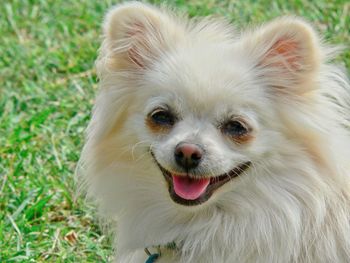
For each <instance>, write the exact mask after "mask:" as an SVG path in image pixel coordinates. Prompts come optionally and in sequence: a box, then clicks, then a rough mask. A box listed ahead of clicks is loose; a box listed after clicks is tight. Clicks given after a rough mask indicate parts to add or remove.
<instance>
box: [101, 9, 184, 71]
mask: <svg viewBox="0 0 350 263" xmlns="http://www.w3.org/2000/svg"><path fill="white" fill-rule="evenodd" d="M183 34H184V29H183V27H182V26H181V25H180V22H178V21H176V18H174V17H171V15H169V14H167V12H166V11H163V10H160V9H158V8H156V7H153V6H150V5H147V4H143V3H140V2H131V3H126V4H122V5H118V6H116V7H115V8H113V9H112V10H110V11H109V12H108V13H107V16H106V18H105V21H104V38H105V40H104V44H103V46H102V48H101V58H102V59H103V60H104V64H105V65H106V66H107V67H108V68H109V69H115V70H135V69H136V70H138V69H145V68H147V67H149V66H150V65H151V64H152V62H154V61H155V59H157V57H159V56H161V55H162V54H163V53H164V52H165V51H167V50H168V49H170V48H171V46H172V45H174V43H175V42H176V41H177V40H178V39H179V38H181V37H182V36H183Z"/></svg>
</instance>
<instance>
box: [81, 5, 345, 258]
mask: <svg viewBox="0 0 350 263" xmlns="http://www.w3.org/2000/svg"><path fill="white" fill-rule="evenodd" d="M333 53H334V49H330V48H329V47H326V46H325V45H323V44H322V42H321V41H320V39H319V37H318V36H317V34H316V32H315V30H314V29H313V28H312V27H311V26H310V25H309V24H308V23H306V22H304V21H303V20H301V19H299V18H295V17H284V18H279V19H276V20H274V21H272V22H270V23H268V24H266V25H263V26H262V27H259V28H257V29H255V30H250V31H246V32H235V30H233V29H232V27H231V25H229V24H228V23H226V22H225V21H222V20H219V21H218V20H217V19H210V18H209V19H201V20H188V19H186V18H185V17H182V16H175V15H174V14H172V13H171V12H169V11H165V10H161V9H158V8H156V7H152V6H150V5H146V4H142V3H137V2H132V3H130V2H129V3H126V4H122V5H119V6H117V7H115V8H113V9H112V10H111V11H110V12H108V14H107V16H106V19H105V22H104V41H103V44H102V47H101V50H100V56H99V59H98V61H97V69H98V73H99V77H100V92H99V94H98V96H97V99H96V104H95V108H94V111H93V116H92V120H91V123H90V125H89V128H88V135H87V142H86V145H85V147H84V150H83V153H82V160H81V164H82V168H83V171H82V179H83V181H84V183H83V185H84V186H86V189H87V192H88V195H89V196H92V197H93V198H94V200H95V201H96V202H97V205H98V207H99V213H100V214H101V216H102V217H106V218H112V219H116V221H117V223H116V225H115V226H116V240H117V242H116V247H117V252H116V254H117V259H116V261H117V262H135V263H139V262H140V263H141V262H142V263H144V262H146V260H147V259H148V262H157V263H158V262H167V263H169V262H181V263H189V262H191V263H212V262H220V263H221V262H228V263H229V262H239V263H247V262H248V263H250V262H262V263H265V262H266V263H271V262H278V263H282V262H283V263H284V262H303V263H304V262H313V263H314V262H317V263H321V262H327V263H329V262H332V263H333V262H337V263H339V262H350V135H349V122H350V121H349V116H350V110H349V109H350V107H349V104H350V103H349V102H350V97H349V84H348V82H347V80H346V77H345V74H343V73H342V72H341V71H340V70H339V69H337V67H335V66H334V65H331V64H330V63H329V59H330V58H331V55H332V54H333ZM145 249H146V252H147V253H151V254H153V255H151V257H149V255H147V253H145ZM152 257H154V258H156V259H155V260H152Z"/></svg>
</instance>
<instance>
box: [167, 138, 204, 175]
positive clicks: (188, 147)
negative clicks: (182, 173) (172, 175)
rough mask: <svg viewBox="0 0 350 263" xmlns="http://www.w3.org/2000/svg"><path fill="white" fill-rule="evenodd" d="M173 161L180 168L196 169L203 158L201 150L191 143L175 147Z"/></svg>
mask: <svg viewBox="0 0 350 263" xmlns="http://www.w3.org/2000/svg"><path fill="white" fill-rule="evenodd" d="M174 155H175V161H176V163H177V164H178V165H179V166H181V167H182V168H184V169H186V170H189V169H193V168H196V167H197V166H198V164H199V163H200V161H201V160H202V156H203V149H202V148H201V147H200V146H198V145H196V144H193V143H187V142H182V143H179V144H178V145H177V146H176V147H175V152H174Z"/></svg>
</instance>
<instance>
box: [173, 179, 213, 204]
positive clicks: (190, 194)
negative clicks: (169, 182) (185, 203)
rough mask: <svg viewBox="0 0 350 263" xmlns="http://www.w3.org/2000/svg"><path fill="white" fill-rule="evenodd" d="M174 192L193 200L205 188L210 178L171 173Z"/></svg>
mask: <svg viewBox="0 0 350 263" xmlns="http://www.w3.org/2000/svg"><path fill="white" fill-rule="evenodd" d="M173 182H174V190H175V193H176V194H177V195H178V196H180V197H182V198H183V199H187V200H195V199H197V198H198V197H200V196H201V194H203V193H204V192H205V190H206V189H207V186H208V185H209V183H210V179H208V178H204V179H191V178H189V177H188V176H176V175H173Z"/></svg>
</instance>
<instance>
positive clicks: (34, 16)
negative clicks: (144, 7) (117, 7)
mask: <svg viewBox="0 0 350 263" xmlns="http://www.w3.org/2000/svg"><path fill="white" fill-rule="evenodd" d="M153 2H156V3H159V2H161V1H153ZM169 3H171V4H172V5H175V6H177V7H178V8H179V9H181V10H183V11H186V12H189V14H190V15H191V16H194V15H200V16H204V15H208V14H219V15H223V16H226V17H228V18H229V19H230V20H231V21H233V22H234V23H235V24H237V25H246V24H247V23H249V24H256V23H259V22H263V21H266V20H268V19H271V18H273V17H276V16H278V15H281V14H298V15H301V16H304V17H306V18H307V19H309V20H311V21H313V22H314V23H315V25H316V27H317V28H318V29H319V30H320V31H321V32H322V34H323V35H324V36H325V38H326V39H327V40H329V41H330V42H331V43H335V44H336V43H342V44H349V43H350V34H349V30H350V29H349V25H350V3H349V2H348V1H346V0H333V1H329V0H318V1H308V0H295V1H287V0H284V1H282V0H275V1H271V0H269V1H267V0H263V1H254V0H245V1H243V0H242V1H219V0H216V1H215V0H203V1H199V0H190V1H185V0H176V1H169ZM112 4H113V3H112V2H111V1H107V0H104V1H102V0H81V1H74V0H10V1H6V0H5V1H2V2H1V4H0V262H107V261H108V260H109V258H110V257H111V246H110V240H109V239H108V238H107V237H106V236H104V235H103V234H102V233H101V232H100V230H99V228H98V226H97V223H96V221H95V220H94V216H93V208H92V207H90V206H88V205H87V204H85V203H84V202H83V200H81V199H78V200H74V192H75V190H74V169H75V166H76V163H77V161H78V159H79V153H80V150H81V147H82V143H83V136H84V129H85V127H86V125H87V122H88V120H89V116H90V111H91V106H92V103H93V99H94V94H95V92H96V88H97V85H96V75H95V71H94V69H93V68H94V60H95V58H96V55H97V49H98V46H99V42H100V38H99V35H100V25H101V20H102V17H103V14H104V12H105V11H106V10H107V8H108V7H110V6H111V5H112ZM338 60H339V61H340V62H341V63H343V64H344V65H345V66H346V67H347V68H350V51H349V49H347V50H346V52H345V53H344V54H343V55H342V56H340V57H339V59H338Z"/></svg>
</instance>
